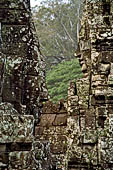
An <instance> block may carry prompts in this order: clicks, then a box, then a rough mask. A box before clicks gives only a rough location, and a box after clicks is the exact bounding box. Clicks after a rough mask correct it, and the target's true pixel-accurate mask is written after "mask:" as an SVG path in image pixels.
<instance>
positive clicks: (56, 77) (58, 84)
mask: <svg viewBox="0 0 113 170" xmlns="http://www.w3.org/2000/svg"><path fill="white" fill-rule="evenodd" d="M80 77H82V72H81V67H80V65H79V61H78V60H77V59H72V60H71V61H65V62H62V63H60V64H58V65H57V66H54V67H53V68H52V70H50V71H48V72H47V75H46V81H47V87H48V91H49V95H50V97H51V99H52V101H54V102H56V101H58V100H60V99H62V98H64V99H66V97H67V91H68V87H69V82H70V81H71V80H75V81H76V79H77V78H80Z"/></svg>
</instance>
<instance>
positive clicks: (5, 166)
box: [0, 0, 113, 170]
mask: <svg viewBox="0 0 113 170" xmlns="http://www.w3.org/2000/svg"><path fill="white" fill-rule="evenodd" d="M75 55H76V57H77V58H78V59H79V61H80V64H81V67H82V71H83V73H84V77H83V78H82V79H79V80H77V82H76V84H75V83H74V82H73V81H72V82H71V83H70V87H69V89H68V99H67V102H63V101H59V103H58V104H53V103H52V102H51V101H49V100H48V92H47V88H46V83H45V62H44V59H43V56H42V54H41V52H40V47H39V42H38V38H37V36H36V32H35V27H34V24H33V21H32V16H31V9H30V0H0V113H1V115H0V170H113V2H112V0H85V1H84V11H83V17H82V21H81V29H80V33H79V42H78V50H77V51H76V54H75Z"/></svg>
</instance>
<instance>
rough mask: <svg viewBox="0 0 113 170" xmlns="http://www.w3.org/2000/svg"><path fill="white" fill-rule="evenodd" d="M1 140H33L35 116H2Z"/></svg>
mask: <svg viewBox="0 0 113 170" xmlns="http://www.w3.org/2000/svg"><path fill="white" fill-rule="evenodd" d="M0 121H1V126H0V142H1V143H11V142H25V143H27V142H32V141H33V126H34V118H33V116H30V115H29V116H28V115H26V116H16V115H3V116H0Z"/></svg>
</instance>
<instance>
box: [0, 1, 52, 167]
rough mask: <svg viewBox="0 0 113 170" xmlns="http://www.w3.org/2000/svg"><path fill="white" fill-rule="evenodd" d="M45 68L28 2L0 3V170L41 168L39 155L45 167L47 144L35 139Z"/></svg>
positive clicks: (42, 94) (40, 108)
mask: <svg viewBox="0 0 113 170" xmlns="http://www.w3.org/2000/svg"><path fill="white" fill-rule="evenodd" d="M44 67H45V64H44V60H43V56H42V55H41V52H40V49H39V43H38V39H37V38H36V35H35V28H34V25H33V22H32V18H31V10H30V0H0V169H1V170H13V169H15V170H16V169H17V170H19V169H20V170H25V169H26V170H33V169H38V168H39V167H40V168H41V162H40V161H37V159H38V158H39V156H40V158H41V160H42V161H43V164H45V163H44V160H43V158H45V157H44V156H41V155H40V154H39V153H40V152H41V153H42V152H43V150H44V151H45V152H46V147H47V148H48V143H44V145H43V143H41V142H39V141H36V140H35V136H34V131H35V125H36V124H37V122H38V121H39V117H40V114H41V110H42V102H43V101H45V100H47V89H46V86H45V72H44V69H45V68H44ZM40 150H41V151H40ZM38 155H39V156H38ZM47 155H49V149H48V151H47V152H46V157H47ZM46 160H47V161H48V159H47V158H46ZM48 162H49V161H48ZM50 166H51V165H50V162H49V165H48V167H50ZM46 167H47V166H46ZM40 168H39V169H40ZM42 169H44V168H42Z"/></svg>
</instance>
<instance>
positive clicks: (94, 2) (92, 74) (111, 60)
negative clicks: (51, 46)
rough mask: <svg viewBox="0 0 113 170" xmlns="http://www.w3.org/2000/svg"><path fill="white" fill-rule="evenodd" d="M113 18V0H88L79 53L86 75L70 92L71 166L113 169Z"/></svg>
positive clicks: (72, 168)
mask: <svg viewBox="0 0 113 170" xmlns="http://www.w3.org/2000/svg"><path fill="white" fill-rule="evenodd" d="M112 18H113V1H112V0H85V8H84V13H83V17H82V21H81V29H80V34H79V47H78V52H77V53H76V55H77V57H78V58H79V61H80V64H81V66H82V71H83V73H84V78H82V79H80V80H78V81H77V83H76V87H77V89H76V90H75V86H74V85H73V84H71V87H70V89H69V96H68V113H69V115H70V117H69V118H68V130H69V132H71V133H70V134H69V136H68V143H69V145H68V169H69V170H78V169H82V170H87V169H90V170H93V169H94V170H113V19H112ZM69 157H70V161H69Z"/></svg>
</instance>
